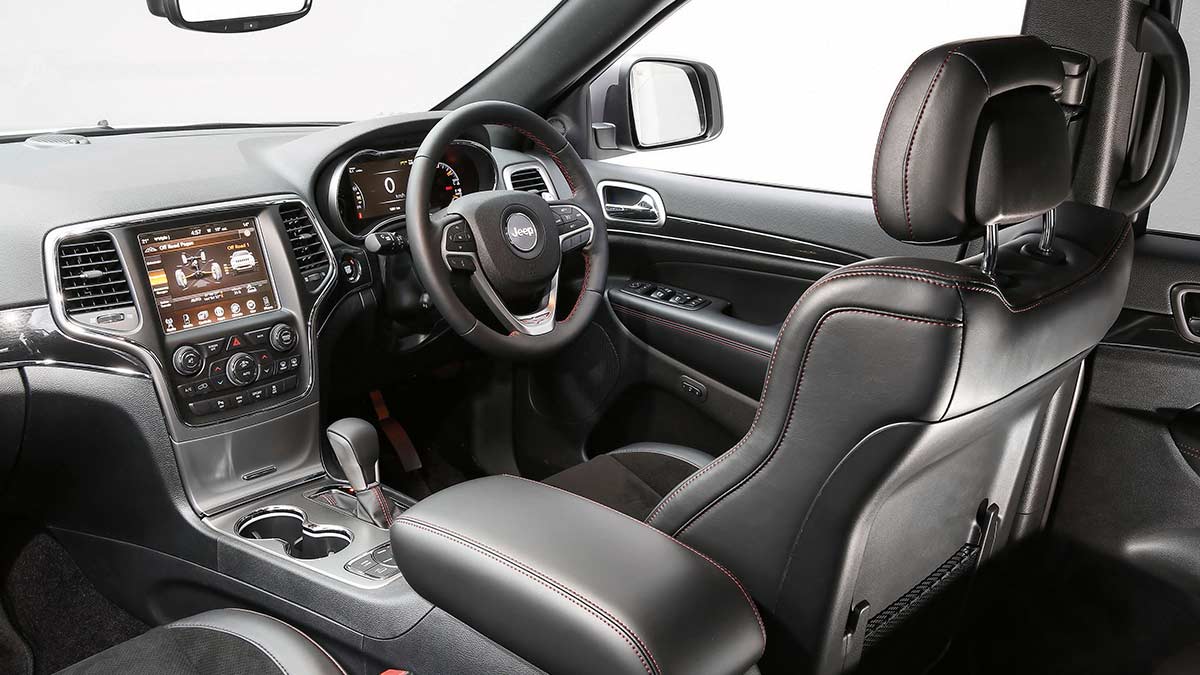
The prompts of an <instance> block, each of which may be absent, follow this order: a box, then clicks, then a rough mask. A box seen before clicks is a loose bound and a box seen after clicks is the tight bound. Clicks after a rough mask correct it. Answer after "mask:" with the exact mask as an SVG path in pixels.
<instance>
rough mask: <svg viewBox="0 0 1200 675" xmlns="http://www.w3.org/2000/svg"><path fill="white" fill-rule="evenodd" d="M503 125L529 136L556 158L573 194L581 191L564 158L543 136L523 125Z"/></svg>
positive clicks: (552, 157) (526, 136)
mask: <svg viewBox="0 0 1200 675" xmlns="http://www.w3.org/2000/svg"><path fill="white" fill-rule="evenodd" d="M503 126H506V127H508V128H509V129H512V130H514V131H516V132H517V133H519V134H521V135H522V136H524V137H525V138H528V139H529V140H530V141H532V142H533V144H534V145H536V146H537V147H538V148H540V149H541V150H542V152H545V153H546V154H547V155H550V159H553V160H554V163H555V164H557V165H558V170H559V171H561V172H562V175H563V178H565V179H567V187H569V188H571V194H572V195H574V194H576V193H577V192H579V190H578V188H576V187H575V181H574V180H573V179H572V178H571V172H570V171H568V170H567V165H566V163H564V162H563V161H562V158H560V157H559V156H558V153H557V152H555V151H553V150H551V149H550V146H548V145H546V142H545V141H543V140H542V139H541V138H539V137H538V136H536V135H535V134H534V133H533V132H531V131H528V130H526V129H522V128H521V127H519V126H517V125H515V124H504V125H503Z"/></svg>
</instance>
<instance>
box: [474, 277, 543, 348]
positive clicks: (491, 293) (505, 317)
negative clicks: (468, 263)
mask: <svg viewBox="0 0 1200 675" xmlns="http://www.w3.org/2000/svg"><path fill="white" fill-rule="evenodd" d="M471 286H473V287H474V288H475V290H476V291H477V292H478V293H479V297H481V298H483V303H484V304H485V305H487V306H488V309H490V310H492V314H493V315H495V317H496V318H497V319H498V320H499V321H500V323H501V324H503V325H504V327H505V328H507V329H508V330H509V331H510V332H513V333H519V334H521V335H545V334H547V333H549V332H551V331H553V330H554V326H555V325H556V324H557V321H556V317H555V312H556V311H557V308H558V274H555V275H554V278H553V279H551V280H550V285H549V286H548V287H547V289H546V292H545V293H544V294H543V295H542V298H541V300H539V301H538V305H537V309H535V310H533V311H532V312H528V313H525V314H516V313H514V312H513V311H512V310H510V309H509V308H508V305H507V304H505V302H504V299H503V298H501V297H500V294H499V293H497V292H496V289H495V288H493V287H492V284H491V283H490V282H488V280H487V277H486V276H484V274H483V272H481V271H476V272H474V273H473V274H471Z"/></svg>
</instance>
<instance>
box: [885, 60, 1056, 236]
mask: <svg viewBox="0 0 1200 675" xmlns="http://www.w3.org/2000/svg"><path fill="white" fill-rule="evenodd" d="M1062 82H1063V69H1062V62H1061V61H1060V59H1059V57H1058V56H1057V55H1056V54H1055V52H1054V50H1053V49H1052V48H1051V47H1050V46H1049V45H1047V44H1046V43H1045V42H1042V41H1041V40H1039V39H1038V38H1036V37H1031V36H1017V37H1002V38H991V39H986V40H971V41H966V42H952V43H950V44H946V45H942V46H941V47H935V48H934V49H931V50H929V51H927V52H925V53H924V54H922V55H921V56H919V57H917V60H916V61H914V62H913V64H912V66H910V67H909V69H908V72H906V73H905V74H904V77H903V78H902V79H901V80H900V84H899V85H898V86H897V87H896V93H894V94H893V95H892V101H891V103H889V104H888V109H887V113H886V114H885V116H884V118H883V127H882V128H881V129H880V130H879V142H878V145H877V146H876V148H875V167H874V171H873V174H872V176H873V177H872V185H871V190H872V198H873V199H874V201H875V217H876V219H877V220H878V221H879V226H880V227H882V228H883V229H884V231H885V232H887V233H888V234H890V235H891V236H892V237H894V238H896V239H899V240H901V241H906V242H910V243H914V244H946V243H953V242H959V241H965V240H969V239H974V238H976V237H978V236H980V235H981V234H982V233H983V232H984V229H985V227H986V226H987V225H990V224H997V225H1007V224H1011V223H1017V222H1021V221H1024V220H1028V219H1029V218H1033V217H1035V216H1038V215H1040V214H1042V213H1045V212H1046V211H1049V210H1050V209H1052V208H1054V207H1055V206H1057V205H1058V204H1059V203H1061V202H1062V201H1063V200H1065V199H1066V198H1067V195H1068V193H1069V191H1070V185H1071V157H1070V146H1069V144H1068V142H1067V124H1066V119H1065V118H1064V116H1063V113H1062V109H1061V107H1060V106H1059V105H1058V103H1056V102H1055V100H1054V95H1055V92H1056V90H1058V89H1059V88H1060V87H1061V85H1062Z"/></svg>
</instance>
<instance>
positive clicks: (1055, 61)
mask: <svg viewBox="0 0 1200 675" xmlns="http://www.w3.org/2000/svg"><path fill="white" fill-rule="evenodd" d="M1062 81H1063V69H1062V66H1061V62H1060V60H1059V58H1058V57H1057V55H1056V53H1055V51H1054V50H1053V49H1052V48H1051V47H1049V46H1048V45H1047V44H1045V43H1044V42H1042V41H1041V40H1039V39H1038V38H1035V37H1028V36H1020V37H1007V38H994V39H984V40H972V41H964V42H955V43H950V44H946V45H942V46H940V47H936V48H934V49H932V50H930V51H928V52H925V53H924V54H922V55H921V56H920V57H918V58H917V59H916V61H915V62H914V63H913V64H912V66H911V67H910V68H909V69H908V71H907V72H906V73H905V74H904V76H903V78H902V79H901V81H900V84H899V85H898V87H897V88H896V91H895V93H894V95H893V97H892V100H891V103H890V104H889V106H888V109H887V112H886V114H885V117H884V120H883V125H882V128H881V131H880V134H879V140H878V144H877V147H876V152H875V161H874V171H873V184H872V192H873V200H874V206H875V214H876V219H877V220H878V223H879V225H880V226H881V227H882V228H883V229H884V231H886V232H887V233H888V234H889V235H891V236H892V237H894V238H896V239H899V240H900V241H904V242H907V243H911V244H929V245H947V244H961V243H966V242H969V241H971V240H974V239H977V238H979V237H981V236H983V235H984V234H985V233H986V234H988V235H989V240H990V241H989V245H990V244H995V245H996V249H995V255H994V257H993V256H988V258H989V259H988V261H987V262H988V264H989V265H993V267H992V270H993V271H992V273H990V274H989V273H987V272H985V271H984V270H983V269H981V266H982V264H983V262H984V261H983V260H982V258H983V257H984V256H976V257H974V258H970V259H967V260H964V261H961V262H957V263H951V262H944V261H939V260H930V259H924V258H918V257H900V258H887V259H876V260H869V261H864V262H860V263H856V264H853V265H849V266H846V267H843V268H841V269H839V270H837V271H835V272H833V273H831V274H829V275H827V276H826V277H824V278H822V279H821V280H819V281H817V282H816V283H814V284H813V285H812V286H811V287H810V288H809V289H808V290H807V291H806V292H805V293H804V294H803V296H802V297H801V298H800V299H799V300H798V301H797V302H796V304H795V305H794V306H793V307H792V310H791V312H790V313H789V314H788V316H787V318H786V320H785V321H784V323H783V326H782V328H781V329H780V332H779V337H778V339H777V341H776V344H775V349H774V352H773V354H772V356H771V360H770V365H769V367H768V370H767V376H766V383H765V386H764V389H763V395H762V398H761V400H760V402H759V407H758V411H757V413H756V415H755V418H754V421H753V423H752V425H751V426H750V429H749V431H748V432H747V434H746V435H745V437H744V438H742V439H741V441H740V442H738V443H737V444H736V445H735V446H734V447H733V448H731V449H730V450H729V451H727V452H725V453H724V454H722V455H720V456H719V457H716V458H709V457H707V456H706V455H704V454H703V453H700V452H698V451H696V450H691V449H686V448H678V447H669V446H661V445H659V446H656V445H650V444H642V445H638V446H632V447H629V448H625V449H622V450H618V451H616V452H613V453H609V454H607V455H603V456H600V457H597V458H595V459H592V460H590V461H588V462H585V463H583V464H581V465H578V466H575V467H572V468H570V469H567V470H565V471H563V472H561V473H559V474H557V475H555V476H552V477H550V478H549V479H548V480H547V482H548V483H550V484H552V485H555V486H558V487H561V488H563V489H567V490H570V491H573V492H576V493H578V494H581V495H583V496H587V497H590V498H592V499H594V500H597V501H600V502H602V503H606V504H608V505H610V506H612V507H613V508H616V509H617V510H621V511H624V512H626V513H628V514H631V515H633V516H635V517H639V518H642V519H643V520H645V521H646V522H647V523H649V524H650V525H652V526H654V527H656V528H658V529H660V530H662V531H664V532H666V533H668V534H671V535H673V536H675V537H676V538H678V539H680V540H681V541H683V542H685V543H687V544H689V545H691V546H693V547H695V548H697V549H699V550H700V551H703V552H704V553H706V554H708V555H710V556H712V557H713V558H714V559H716V560H717V561H718V562H720V563H721V564H723V565H725V566H726V567H728V568H729V569H730V571H731V572H732V573H733V574H735V575H736V576H737V577H738V578H739V579H741V580H743V581H744V582H745V583H746V586H747V588H748V590H749V591H750V593H751V594H752V595H753V596H754V598H755V600H756V601H757V602H758V603H759V604H760V605H761V606H762V608H763V609H764V610H765V612H764V613H765V614H767V615H768V616H770V617H771V618H772V619H773V621H771V622H770V623H771V624H772V625H773V626H774V627H775V629H776V631H782V632H783V634H779V633H776V637H774V638H773V639H774V641H775V643H776V644H790V645H794V646H795V647H796V648H798V650H800V651H802V652H804V653H805V654H806V655H807V656H808V657H810V658H811V659H812V660H813V662H814V665H815V670H816V671H817V672H839V671H841V670H843V669H849V668H851V667H852V666H853V665H854V664H856V663H858V662H859V659H860V657H861V656H862V655H863V649H864V646H867V647H872V646H873V645H876V644H880V643H881V640H882V638H883V637H884V636H886V635H887V634H888V633H889V632H890V631H892V630H893V629H894V627H895V626H896V625H898V623H899V622H900V621H901V620H903V619H904V618H905V617H907V616H910V615H911V613H912V612H913V611H915V610H916V609H917V608H918V607H920V606H922V603H925V602H926V601H928V600H929V599H930V598H932V597H935V596H936V595H937V593H935V592H934V591H936V590H938V589H939V588H942V587H944V586H945V585H946V584H944V583H942V582H944V581H946V580H947V579H950V578H954V577H957V576H958V575H960V574H967V573H970V572H971V571H972V570H973V569H974V568H975V567H976V565H977V564H978V563H979V562H980V561H981V560H982V559H983V558H985V557H986V556H987V554H988V552H989V550H990V549H992V548H994V547H999V546H1001V545H1003V544H1004V543H1005V542H1006V541H1007V539H1008V538H1009V533H1010V531H1011V525H1012V522H1013V520H1014V517H1015V516H1016V514H1017V513H1018V510H1019V509H1020V506H1019V504H1020V503H1021V498H1022V495H1023V490H1024V488H1025V481H1026V478H1027V474H1028V473H1029V467H1030V465H1031V461H1032V457H1033V456H1034V454H1035V453H1036V452H1037V449H1038V445H1039V442H1040V440H1041V433H1042V425H1043V421H1044V420H1045V419H1046V416H1047V414H1048V410H1049V409H1050V406H1051V402H1052V401H1053V400H1055V399H1056V398H1057V399H1059V400H1061V399H1062V398H1063V397H1064V396H1067V397H1068V398H1067V400H1068V401H1069V400H1070V399H1069V396H1070V395H1071V393H1073V392H1074V388H1075V386H1076V383H1077V381H1078V377H1079V373H1080V368H1081V363H1082V360H1083V359H1084V358H1085V357H1086V355H1087V354H1088V353H1089V351H1090V350H1092V349H1093V348H1094V347H1095V346H1096V345H1097V344H1098V342H1099V341H1100V339H1101V338H1102V337H1103V336H1104V334H1105V333H1106V332H1107V330H1108V329H1109V328H1110V326H1111V325H1112V324H1113V322H1114V321H1115V319H1116V317H1117V315H1118V313H1119V311H1120V309H1121V306H1122V304H1123V301H1124V297H1125V292H1126V288H1127V286H1128V279H1129V270H1130V265H1131V261H1132V248H1133V245H1132V241H1133V238H1132V235H1131V230H1130V224H1129V222H1128V218H1127V217H1125V216H1124V215H1123V214H1118V213H1115V212H1112V211H1109V210H1106V209H1102V208H1098V207H1094V206H1090V205H1084V204H1078V203H1072V202H1066V203H1063V200H1064V199H1065V198H1066V197H1067V196H1068V194H1069V191H1070V183H1071V160H1070V149H1069V143H1068V138H1067V130H1066V123H1065V121H1064V117H1063V113H1062V110H1061V108H1060V106H1059V105H1058V104H1057V102H1056V100H1055V96H1056V93H1057V91H1058V90H1059V88H1060V87H1061V84H1062ZM1050 210H1054V214H1055V215H1056V229H1055V232H1056V239H1055V240H1054V244H1053V253H1052V254H1051V255H1039V254H1038V252H1037V247H1038V242H1039V237H1040V234H1041V221H1040V220H1039V219H1038V217H1039V216H1042V215H1043V214H1045V213H1046V212H1048V211H1050ZM1052 222H1053V221H1052ZM1001 225H1013V227H1011V228H1008V229H1007V230H1006V231H1005V232H1004V235H1005V236H1004V237H1003V239H1004V241H1003V242H1001V241H1000V236H999V233H998V228H999V226H1001ZM989 247H990V246H989ZM780 638H783V639H782V640H780ZM770 642H771V641H769V643H770ZM870 653H871V652H870V650H868V656H869V654H870ZM875 653H878V652H875Z"/></svg>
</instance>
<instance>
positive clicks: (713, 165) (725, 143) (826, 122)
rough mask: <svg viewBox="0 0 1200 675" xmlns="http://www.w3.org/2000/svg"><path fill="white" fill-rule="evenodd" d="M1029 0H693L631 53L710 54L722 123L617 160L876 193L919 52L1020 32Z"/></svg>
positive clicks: (696, 56)
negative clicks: (720, 128)
mask: <svg viewBox="0 0 1200 675" xmlns="http://www.w3.org/2000/svg"><path fill="white" fill-rule="evenodd" d="M1024 11H1025V2H1024V0H873V1H870V2H815V1H808V0H804V1H797V0H786V1H785V0H737V1H736V2H730V1H729V0H691V2H689V3H688V4H686V5H684V6H683V7H682V8H680V9H679V10H678V11H676V13H675V14H673V15H672V16H670V17H668V18H667V19H666V20H665V21H664V22H663V23H661V24H660V25H659V26H658V27H657V28H655V29H654V30H653V31H652V32H650V33H649V34H647V35H646V37H645V38H643V40H642V41H641V42H640V43H639V44H638V45H636V46H635V47H634V49H633V50H632V51H631V52H630V55H654V54H657V55H661V56H679V57H684V58H691V59H695V60H698V61H702V62H704V63H707V64H708V65H710V66H712V67H713V68H714V69H715V70H716V72H717V79H718V80H719V81H720V86H721V97H722V100H723V103H724V112H725V130H724V132H723V133H722V135H721V136H720V137H718V138H717V139H716V140H713V141H710V142H708V143H703V144H699V145H694V146H686V147H682V148H676V149H670V150H659V151H654V152H641V153H637V154H633V155H626V156H623V157H619V158H616V159H613V160H610V161H614V162H618V163H621V164H628V165H632V166H644V167H650V168H655V169H664V170H667V171H678V172H681V173H690V174H698V175H706V176H719V177H722V178H734V179H738V180H745V181H751V182H758V183H774V184H779V185H789V186H797V187H805V188H815V189H819V190H829V191H833V192H847V193H852V194H869V193H870V190H871V162H872V159H873V158H874V153H875V140H876V137H877V135H878V133H879V124H880V122H881V121H882V120H883V113H884V111H885V110H886V109H887V104H888V100H889V99H890V98H891V96H892V91H893V90H894V89H895V87H896V84H897V83H898V82H899V81H900V77H901V76H902V75H903V74H904V71H905V70H906V69H907V68H908V66H909V64H910V63H912V61H913V59H915V58H916V57H917V56H918V55H919V54H921V52H924V51H925V50H927V49H929V48H931V47H934V46H937V45H939V44H943V43H945V42H950V41H953V40H958V39H962V38H970V37H986V36H990V35H1012V34H1016V33H1020V32H1021V19H1022V16H1023V13H1024Z"/></svg>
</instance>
